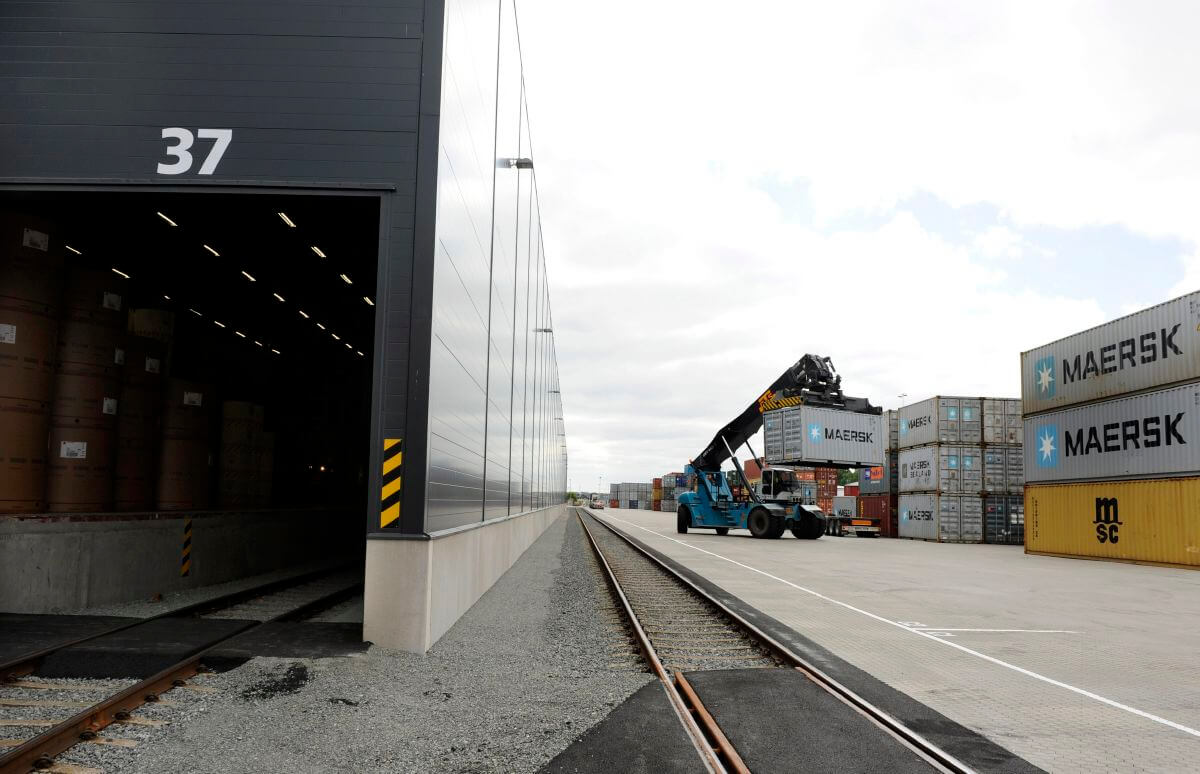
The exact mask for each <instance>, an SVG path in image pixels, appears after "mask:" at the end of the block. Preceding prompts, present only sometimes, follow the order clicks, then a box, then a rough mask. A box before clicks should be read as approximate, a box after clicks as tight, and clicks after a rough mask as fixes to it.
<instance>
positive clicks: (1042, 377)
mask: <svg viewBox="0 0 1200 774" xmlns="http://www.w3.org/2000/svg"><path fill="white" fill-rule="evenodd" d="M1033 379H1034V382H1035V383H1036V384H1037V396H1038V398H1039V399H1045V398H1053V397H1054V394H1055V387H1056V386H1057V382H1056V381H1055V379H1054V355H1050V356H1049V357H1044V358H1042V359H1041V360H1039V361H1037V362H1036V363H1034V364H1033Z"/></svg>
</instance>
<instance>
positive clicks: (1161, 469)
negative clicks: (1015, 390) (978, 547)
mask: <svg viewBox="0 0 1200 774" xmlns="http://www.w3.org/2000/svg"><path fill="white" fill-rule="evenodd" d="M1025 437H1026V438H1028V439H1029V443H1027V444H1025V481H1026V482H1027V483H1031V484H1032V483H1050V482H1066V481H1087V480H1093V481H1094V480H1099V479H1110V478H1152V477H1163V476H1172V475H1191V474H1195V473H1197V472H1200V382H1194V383H1192V384H1185V385H1182V386H1179V387H1172V388H1169V389H1166V390H1158V391H1156V392H1149V393H1142V394H1140V395H1134V396H1130V397H1125V398H1115V399H1113V400H1106V401H1102V402H1099V403H1091V404H1088V405H1086V406H1079V407H1076V408H1069V409H1064V410H1062V411H1055V412H1051V413H1047V414H1039V415H1038V416H1036V417H1028V418H1026V419H1025Z"/></svg>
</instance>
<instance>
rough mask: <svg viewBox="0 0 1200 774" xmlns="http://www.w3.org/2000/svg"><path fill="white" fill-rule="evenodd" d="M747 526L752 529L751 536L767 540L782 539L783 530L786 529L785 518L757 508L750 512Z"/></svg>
mask: <svg viewBox="0 0 1200 774" xmlns="http://www.w3.org/2000/svg"><path fill="white" fill-rule="evenodd" d="M746 526H747V527H749V528H750V534H751V535H753V536H754V537H756V538H764V539H767V540H774V539H775V538H778V537H782V536H783V530H784V529H786V527H785V526H784V523H783V517H782V516H780V515H779V514H777V513H771V512H770V511H768V510H767V509H766V508H755V509H754V510H752V511H750V517H749V518H748V519H746Z"/></svg>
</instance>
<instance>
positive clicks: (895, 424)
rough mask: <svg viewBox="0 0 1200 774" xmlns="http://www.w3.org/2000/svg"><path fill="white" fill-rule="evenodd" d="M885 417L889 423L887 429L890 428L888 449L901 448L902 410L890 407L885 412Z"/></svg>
mask: <svg viewBox="0 0 1200 774" xmlns="http://www.w3.org/2000/svg"><path fill="white" fill-rule="evenodd" d="M883 418H884V421H885V422H886V423H887V429H888V440H887V448H888V451H894V450H896V449H899V448H900V446H899V443H900V412H899V411H897V410H896V409H888V410H887V411H885V412H883Z"/></svg>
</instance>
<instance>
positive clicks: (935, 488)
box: [898, 444, 983, 494]
mask: <svg viewBox="0 0 1200 774" xmlns="http://www.w3.org/2000/svg"><path fill="white" fill-rule="evenodd" d="M898 458H899V467H900V476H899V483H900V492H945V493H947V494H979V493H980V492H982V491H983V463H982V458H983V450H982V449H981V448H980V447H978V446H950V445H945V446H943V445H940V444H939V445H937V446H921V447H918V448H915V449H901V450H900V453H899V455H898Z"/></svg>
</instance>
